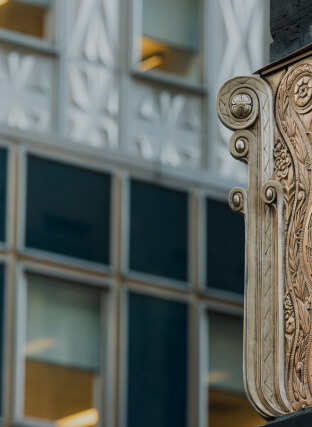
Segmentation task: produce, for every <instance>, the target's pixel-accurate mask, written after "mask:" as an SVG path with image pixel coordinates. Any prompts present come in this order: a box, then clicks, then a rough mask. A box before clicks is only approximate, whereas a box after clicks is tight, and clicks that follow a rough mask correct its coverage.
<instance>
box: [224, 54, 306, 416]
mask: <svg viewBox="0 0 312 427" xmlns="http://www.w3.org/2000/svg"><path fill="white" fill-rule="evenodd" d="M264 72H265V73H267V81H268V82H269V83H270V84H271V87H272V89H273V91H272V90H271V88H270V87H269V86H268V84H267V83H266V82H265V81H264V79H260V78H248V77H246V78H236V79H232V80H229V81H228V82H227V83H225V84H224V85H223V86H222V88H221V89H220V92H219V96H218V100H217V108H218V114H219V117H220V120H221V121H222V123H223V124H225V125H226V126H227V127H228V128H229V129H232V130H236V132H235V133H234V135H233V136H232V137H231V139H230V152H231V154H232V156H233V157H234V158H236V159H239V160H241V161H243V162H244V163H246V164H247V165H248V167H249V181H248V193H246V192H244V190H242V189H238V188H236V189H234V190H233V191H232V193H231V194H230V199H229V200H230V205H231V207H232V208H233V209H234V210H235V211H238V212H241V213H243V214H244V215H245V217H246V288H245V361H244V363H245V371H244V374H245V385H246V392H247V393H248V395H249V397H250V399H251V401H252V402H253V403H254V405H255V407H256V409H257V410H258V411H259V413H261V414H262V415H264V416H266V417H276V416H279V415H282V414H286V413H288V412H294V411H298V410H300V409H302V408H304V407H306V406H312V322H311V315H312V249H311V248H312V219H311V218H312V191H311V190H312V137H311V135H312V130H311V124H312V60H311V59H310V58H308V59H304V60H302V61H297V62H296V60H295V59H293V64H291V65H283V64H281V65H280V66H279V69H278V68H273V69H272V70H269V71H267V70H266V69H265V70H264ZM272 92H273V93H274V97H275V99H274V102H273V99H272ZM274 107H275V108H274ZM273 108H274V113H275V114H274V115H273ZM273 131H274V133H273Z"/></svg>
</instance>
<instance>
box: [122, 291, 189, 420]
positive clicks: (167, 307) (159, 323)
mask: <svg viewBox="0 0 312 427" xmlns="http://www.w3.org/2000/svg"><path fill="white" fill-rule="evenodd" d="M128 328H129V329H128V331H129V338H128V340H129V349H128V411H127V414H128V424H127V426H128V427H146V426H148V427H160V426H161V427H186V425H187V410H186V408H187V365H188V360H187V337H188V333H187V330H188V321H187V306H186V305H185V304H182V303H177V302H171V301H166V300H163V299H158V298H154V297H148V296H142V295H138V294H133V293H131V294H130V296H129V326H128Z"/></svg>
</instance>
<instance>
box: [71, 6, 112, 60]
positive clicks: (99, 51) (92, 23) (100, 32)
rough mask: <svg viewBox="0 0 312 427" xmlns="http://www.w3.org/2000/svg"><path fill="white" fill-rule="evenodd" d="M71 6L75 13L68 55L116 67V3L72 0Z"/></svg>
mask: <svg viewBox="0 0 312 427" xmlns="http://www.w3.org/2000/svg"><path fill="white" fill-rule="evenodd" d="M71 5H72V8H77V9H78V10H77V12H76V19H75V22H74V27H73V31H72V34H71V40H70V54H72V55H74V56H84V57H86V58H87V59H88V60H89V61H93V62H94V61H99V62H102V63H103V64H106V65H110V66H114V65H116V62H117V56H118V37H117V33H118V31H117V29H118V28H119V25H118V14H119V1H118V0H113V1H111V0H73V1H72V2H71ZM73 12H74V11H73ZM73 14H74V13H73Z"/></svg>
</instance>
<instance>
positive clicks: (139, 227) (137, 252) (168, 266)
mask: <svg viewBox="0 0 312 427" xmlns="http://www.w3.org/2000/svg"><path fill="white" fill-rule="evenodd" d="M187 212H188V196H187V194H186V193H184V192H182V191H175V190H170V189H167V188H164V187H161V186H158V185H150V184H146V183H143V182H140V181H132V183H131V225H130V269H131V270H134V271H140V272H143V273H148V274H154V275H157V276H164V277H168V278H171V279H176V280H181V281H187V279H188V265H187V264H188V249H187V245H188V213H187Z"/></svg>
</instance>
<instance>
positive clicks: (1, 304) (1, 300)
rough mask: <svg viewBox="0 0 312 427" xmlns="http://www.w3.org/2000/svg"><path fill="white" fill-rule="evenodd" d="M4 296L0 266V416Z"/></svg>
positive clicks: (0, 405)
mask: <svg viewBox="0 0 312 427" xmlns="http://www.w3.org/2000/svg"><path fill="white" fill-rule="evenodd" d="M4 296H5V282H4V265H3V264H0V414H1V415H2V414H3V412H2V410H3V408H2V401H3V395H2V392H3V389H2V383H3V377H2V373H3V339H4Z"/></svg>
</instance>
